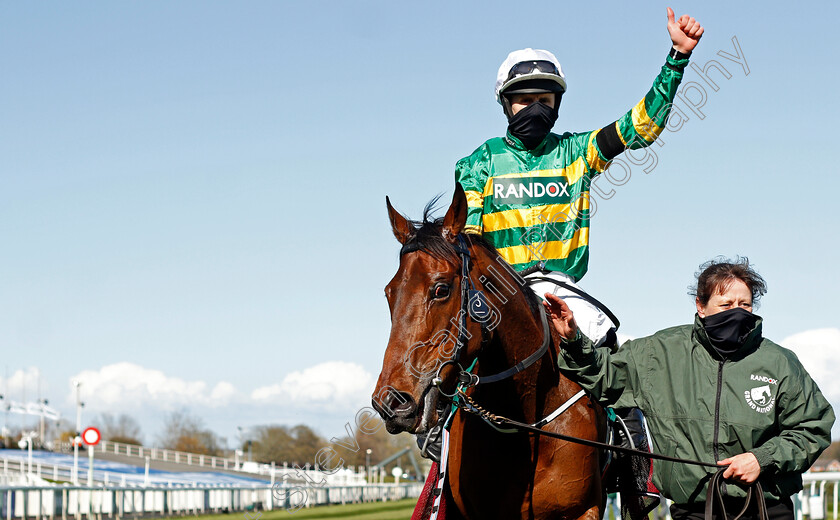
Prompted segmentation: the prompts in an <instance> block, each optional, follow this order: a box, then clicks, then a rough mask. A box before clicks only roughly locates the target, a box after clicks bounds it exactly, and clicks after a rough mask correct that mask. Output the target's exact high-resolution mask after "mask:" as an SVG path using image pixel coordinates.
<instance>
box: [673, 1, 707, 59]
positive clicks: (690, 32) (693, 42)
mask: <svg viewBox="0 0 840 520" xmlns="http://www.w3.org/2000/svg"><path fill="white" fill-rule="evenodd" d="M668 33H669V34H670V35H671V41H672V42H673V43H674V48H675V49H677V50H678V51H680V52H682V53H683V54H688V53H689V52H691V51H692V50H693V49H694V48H695V47H697V42H699V41H700V37H701V36H703V26H701V25H700V22H698V21H697V20H695V19H694V18H692V17H690V16H688V15H687V14H684V15H682V16H680V19H679V20H674V10H673V9H671V8H670V7H669V8H668Z"/></svg>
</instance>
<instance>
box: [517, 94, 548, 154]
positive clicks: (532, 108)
mask: <svg viewBox="0 0 840 520" xmlns="http://www.w3.org/2000/svg"><path fill="white" fill-rule="evenodd" d="M555 121H557V111H556V110H555V109H553V108H551V107H550V106H548V105H546V104H545V103H540V102H536V103H531V104H530V105H528V106H527V107H525V108H523V109H522V110H520V111H519V112H517V113H516V114H515V115H514V116H513V117H511V118H510V120H509V122H508V132H510V135H512V136H514V137H516V138H517V139H519V140H520V141H522V144H523V145H525V148H527V149H529V150H532V149H534V148H536V147H537V145H539V144H540V143H541V142H543V139H545V136H547V135H548V132H549V131H551V127H553V126H554V122H555Z"/></svg>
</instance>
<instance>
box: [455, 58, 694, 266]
mask: <svg viewBox="0 0 840 520" xmlns="http://www.w3.org/2000/svg"><path fill="white" fill-rule="evenodd" d="M687 64H688V59H687V58H682V59H679V60H676V59H674V58H672V57H671V56H668V57H667V58H666V61H665V65H663V66H662V69H661V71H660V72H659V75H658V76H656V79H655V80H654V82H653V86H652V87H651V88H650V90H649V91H648V92H647V94H645V97H644V98H642V99H641V100H640V101H639V102H638V103H636V105H635V106H634V107H633V108H631V109H630V110H628V111H627V112H626V113H625V114H624V115H623V116H622V117H621V118H619V119H618V120H617V121H614V122H613V123H610V124H608V125H607V126H605V127H603V128H601V129H598V130H593V131H589V132H580V133H570V132H566V133H564V134H562V135H558V134H554V133H549V134H548V136H547V137H546V138H545V140H544V141H543V142H542V143H540V144H539V145H537V147H536V148H534V149H533V150H528V149H526V148H525V147H524V146H523V145H522V143H521V142H519V141H518V140H517V139H516V138H515V137H513V136H511V135H510V134H509V133H508V135H507V137H505V138H501V137H496V138H493V139H490V140H488V141H487V142H485V143H484V144H483V145H481V146H480V147H478V149H476V150H475V151H474V152H473V153H472V154H470V155H469V156H467V157H464V158H463V159H461V160H460V161H458V164H457V165H456V166H455V179H456V180H457V181H458V182H460V183H461V185H462V186H463V188H464V191H465V193H466V196H467V204H468V206H469V207H468V211H467V226H466V228H465V230H466V232H468V233H479V234H482V235H483V236H484V238H485V239H487V240H488V241H489V242H490V243H491V244H493V246H494V247H495V248H496V249H497V250H498V252H499V254H500V255H501V256H502V258H504V259H505V260H506V261H507V262H508V263H509V264H511V265H512V266H513V268H514V269H516V270H517V271H521V270H523V269H525V268H527V267H531V266H533V265H535V264H536V263H537V262H539V261H544V262H545V263H546V267H547V268H548V269H550V270H552V271H561V272H564V273H566V274H568V275H569V276H572V277H573V278H574V279H575V280H580V279H581V277H583V275H584V274H585V273H586V270H587V267H588V262H589V220H590V216H591V214H592V213H594V212H595V202H594V201H593V200H591V199H590V197H589V189H590V184H591V182H592V179H593V178H594V177H595V175H597V174H598V173H600V172H603V171H604V170H605V169H608V167H609V165H610V161H611V160H612V159H613V158H614V157H616V156H617V155H619V154H620V153H622V152H624V151H625V150H627V149H630V150H637V149H639V148H644V147H647V146H650V145H651V143H653V141H654V140H655V139H656V138H657V137H658V136H659V134H660V133H662V131H663V129H664V128H665V123H666V121H667V118H668V114H669V112H670V110H671V106H672V104H673V102H674V96H675V95H676V93H677V88H678V87H679V84H680V80H681V79H682V77H683V70H684V69H685V66H686V65H687ZM637 155H639V154H637ZM650 155H651V157H648V155H645V156H644V158H643V159H641V162H642V163H643V164H645V168H648V166H647V165H648V164H649V163H650V161H654V162H655V160H656V159H655V154H654V153H653V152H650ZM638 161H639V158H638V157H637V158H636V160H631V161H630V162H634V164H637V165H638V164H639V162H638ZM629 168H631V165H630V164H628V163H627V161H624V162H622V163H620V164H619V165H618V166H616V167H615V168H613V169H612V170H609V172H610V175H611V178H620V179H629V175H630V174H631V172H630V171H629V170H628V169H629ZM635 168H636V169H639V166H636V167H635ZM623 182H626V180H624V181H622V183H623ZM590 205H591V207H590Z"/></svg>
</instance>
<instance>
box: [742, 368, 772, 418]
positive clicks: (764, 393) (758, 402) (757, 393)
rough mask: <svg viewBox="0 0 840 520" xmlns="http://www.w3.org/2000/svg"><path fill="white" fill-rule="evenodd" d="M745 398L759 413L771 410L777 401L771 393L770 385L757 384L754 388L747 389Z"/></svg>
mask: <svg viewBox="0 0 840 520" xmlns="http://www.w3.org/2000/svg"><path fill="white" fill-rule="evenodd" d="M753 377H755V376H753ZM744 399H746V401H747V404H748V405H749V407H750V408H752V409H753V410H755V411H756V412H759V413H767V412H769V411H770V410H772V409H773V404H774V403H775V402H776V398H775V397H773V394H772V393H770V385H763V386H757V387H755V388H753V389H752V390H747V391H745V392H744Z"/></svg>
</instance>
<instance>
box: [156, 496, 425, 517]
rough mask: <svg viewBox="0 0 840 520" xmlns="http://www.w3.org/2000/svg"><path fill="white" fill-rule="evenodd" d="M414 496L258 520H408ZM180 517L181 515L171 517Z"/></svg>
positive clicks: (279, 512) (273, 513)
mask: <svg viewBox="0 0 840 520" xmlns="http://www.w3.org/2000/svg"><path fill="white" fill-rule="evenodd" d="M416 503H417V499H416V498H408V499H405V500H396V501H391V502H370V503H367V504H347V505H344V506H342V505H337V506H319V507H310V508H309V509H307V508H303V509H299V510H297V511H295V512H293V513H291V512H289V511H286V510H283V509H280V510H276V509H275V510H273V511H263V514H262V516H260V517H259V520H287V519H289V520H311V519H313V518H340V519H342V520H409V519H410V518H411V513H412V512H413V511H414V504H416ZM255 515H256V513H253V512H250V513H248V518H250V519H251V520H255ZM172 518H181V517H172ZM197 518H199V520H246V518H245V515H244V513H241V512H240V513H231V514H229V515H203V516H199V517H197Z"/></svg>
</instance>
